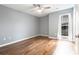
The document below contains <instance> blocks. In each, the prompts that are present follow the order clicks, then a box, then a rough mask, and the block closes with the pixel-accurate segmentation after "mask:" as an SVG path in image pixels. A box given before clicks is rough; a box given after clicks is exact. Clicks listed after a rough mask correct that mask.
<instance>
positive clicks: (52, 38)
mask: <svg viewBox="0 0 79 59" xmlns="http://www.w3.org/2000/svg"><path fill="white" fill-rule="evenodd" d="M49 38H51V39H57V37H52V36H49Z"/></svg>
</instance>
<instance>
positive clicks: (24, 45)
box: [0, 36, 57, 55]
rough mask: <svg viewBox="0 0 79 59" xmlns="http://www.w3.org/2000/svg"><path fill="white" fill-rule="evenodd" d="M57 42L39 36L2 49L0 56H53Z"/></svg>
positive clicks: (0, 49)
mask: <svg viewBox="0 0 79 59" xmlns="http://www.w3.org/2000/svg"><path fill="white" fill-rule="evenodd" d="M56 44H57V40H54V39H49V38H48V37H43V36H38V37H34V38H31V39H28V40H24V41H21V42H18V43H15V44H11V45H8V46H4V47H1V48H0V55H51V54H53V52H54V50H55V48H56Z"/></svg>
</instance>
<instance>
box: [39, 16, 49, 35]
mask: <svg viewBox="0 0 79 59" xmlns="http://www.w3.org/2000/svg"><path fill="white" fill-rule="evenodd" d="M48 34H49V16H48V15H47V16H44V17H41V18H40V35H48Z"/></svg>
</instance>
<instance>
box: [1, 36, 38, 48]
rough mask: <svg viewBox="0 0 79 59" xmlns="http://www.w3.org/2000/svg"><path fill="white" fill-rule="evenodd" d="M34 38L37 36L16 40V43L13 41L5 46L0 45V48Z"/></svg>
mask: <svg viewBox="0 0 79 59" xmlns="http://www.w3.org/2000/svg"><path fill="white" fill-rule="evenodd" d="M36 36H39V35H35V36H31V37H27V38H23V39H20V40H16V41H13V42H9V43H6V44H2V45H0V47H3V46H7V45H10V44H14V43H17V42H20V41H23V40H27V39H30V38H33V37H36Z"/></svg>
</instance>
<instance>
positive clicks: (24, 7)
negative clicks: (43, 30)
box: [3, 4, 74, 17]
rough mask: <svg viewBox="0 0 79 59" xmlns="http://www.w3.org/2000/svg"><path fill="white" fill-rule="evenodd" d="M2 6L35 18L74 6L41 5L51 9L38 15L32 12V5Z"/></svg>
mask: <svg viewBox="0 0 79 59" xmlns="http://www.w3.org/2000/svg"><path fill="white" fill-rule="evenodd" d="M3 5H4V6H6V7H9V8H12V9H15V10H18V11H21V12H25V13H28V14H31V15H34V16H37V17H42V16H46V15H48V14H49V13H52V12H55V11H59V10H64V9H68V8H72V7H73V6H74V5H72V4H43V5H44V6H50V7H51V8H50V9H46V10H44V12H43V13H38V12H36V11H34V10H32V9H33V8H34V6H33V4H3Z"/></svg>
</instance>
